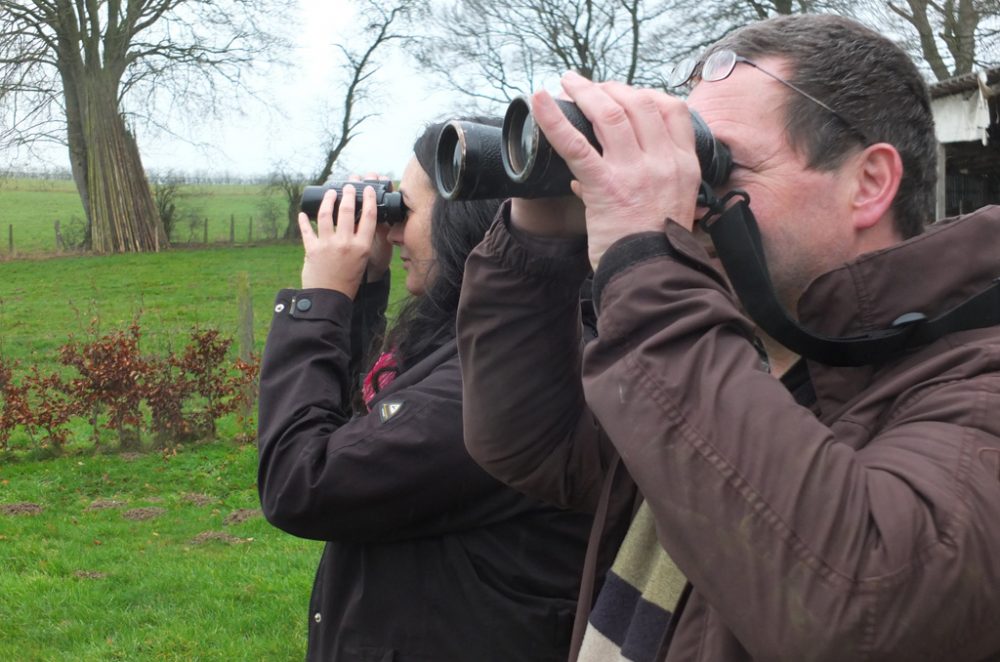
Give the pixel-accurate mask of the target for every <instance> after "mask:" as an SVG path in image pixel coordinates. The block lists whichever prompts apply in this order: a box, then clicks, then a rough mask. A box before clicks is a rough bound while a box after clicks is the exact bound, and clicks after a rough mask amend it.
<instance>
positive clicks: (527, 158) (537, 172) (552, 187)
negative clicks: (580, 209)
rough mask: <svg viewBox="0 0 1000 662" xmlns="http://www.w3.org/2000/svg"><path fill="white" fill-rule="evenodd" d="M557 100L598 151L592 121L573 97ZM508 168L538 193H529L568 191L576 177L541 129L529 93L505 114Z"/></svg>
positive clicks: (504, 147) (542, 194) (515, 178)
mask: <svg viewBox="0 0 1000 662" xmlns="http://www.w3.org/2000/svg"><path fill="white" fill-rule="evenodd" d="M556 104H557V105H558V106H559V108H560V110H562V111H563V114H564V115H565V116H566V119H568V120H569V121H570V124H572V125H573V126H574V127H575V128H576V129H577V130H578V131H579V132H580V133H582V134H583V135H584V136H585V137H586V138H587V141H588V142H590V144H591V145H593V146H594V148H595V149H596V150H598V151H601V145H600V144H599V143H598V142H597V137H596V136H595V135H594V129H593V127H592V126H591V124H590V121H589V120H588V119H587V118H586V117H585V116H584V114H583V113H582V112H581V111H580V108H579V107H577V105H576V104H575V103H573V102H572V101H566V100H565V99H556ZM500 149H501V154H502V156H503V165H504V170H505V172H506V173H507V176H508V177H510V179H511V180H512V181H514V182H518V183H523V184H527V185H529V187H530V189H531V190H533V191H536V192H537V194H536V195H533V196H529V197H548V196H554V195H568V194H569V193H570V187H569V184H570V182H571V181H573V173H571V172H570V170H569V167H568V166H567V165H566V162H565V161H563V160H562V158H561V157H560V156H559V155H558V154H556V153H555V151H554V150H553V149H552V147H551V146H550V145H549V141H548V140H546V138H545V134H543V133H542V132H541V130H539V128H538V125H537V124H536V123H535V119H534V117H532V116H531V104H530V101H529V100H528V98H527V97H517V98H516V99H514V100H513V101H511V102H510V105H509V106H507V112H506V114H505V115H504V118H503V142H502V143H501V147H500Z"/></svg>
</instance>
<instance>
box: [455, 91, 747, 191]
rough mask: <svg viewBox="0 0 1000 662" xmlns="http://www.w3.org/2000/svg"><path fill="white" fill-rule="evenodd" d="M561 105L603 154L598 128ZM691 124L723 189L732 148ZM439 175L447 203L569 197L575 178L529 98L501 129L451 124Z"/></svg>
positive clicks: (707, 168) (698, 123) (707, 176)
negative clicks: (539, 122) (537, 120)
mask: <svg viewBox="0 0 1000 662" xmlns="http://www.w3.org/2000/svg"><path fill="white" fill-rule="evenodd" d="M556 104H558V105H559V107H560V109H561V110H562V111H563V114H564V115H566V118H567V119H569V121H570V123H571V124H572V125H573V126H574V127H576V129H577V130H579V131H580V133H582V134H583V135H584V136H585V137H586V138H587V140H588V141H589V142H590V144H591V145H593V146H594V148H595V149H597V150H598V151H600V150H601V146H600V144H599V143H598V142H597V138H596V136H595V135H594V129H593V126H592V125H591V124H590V121H589V120H588V119H587V118H586V117H585V116H584V114H583V113H582V112H581V111H580V109H579V107H577V105H576V104H574V103H573V102H571V101H566V100H563V99H556ZM691 122H692V123H693V124H694V136H695V151H696V153H697V155H698V162H699V164H700V165H701V176H702V179H703V180H704V181H705V182H706V183H707V184H708V185H709V186H719V185H721V184H723V183H725V181H726V180H727V179H728V178H729V173H730V172H731V171H732V165H733V162H732V157H731V156H730V153H729V148H728V147H726V145H725V144H723V143H721V142H719V141H718V140H716V139H715V136H713V135H712V132H711V131H710V130H709V128H708V125H706V124H705V121H704V120H702V119H701V117H700V116H699V115H698V114H697V113H695V112H694V111H691ZM436 176H437V187H438V192H439V193H440V194H441V196H442V197H444V198H445V199H447V200H474V199H485V198H506V197H516V198H546V197H554V196H559V195H567V194H569V193H570V192H571V191H570V186H569V185H570V182H571V181H572V180H573V179H574V178H573V174H572V173H571V172H570V170H569V167H568V166H567V165H566V162H565V161H563V159H562V157H560V156H559V155H558V154H556V152H555V150H553V149H552V146H551V145H549V142H548V140H546V139H545V135H544V134H543V133H542V132H541V131H540V130H539V128H538V125H537V124H535V120H534V118H533V117H532V116H531V105H530V102H529V100H528V99H527V98H526V97H518V98H516V99H514V100H513V101H512V102H511V103H510V105H509V106H508V107H507V112H506V114H505V115H504V119H503V126H502V127H501V128H497V127H494V126H487V125H484V124H476V123H473V122H462V121H457V120H456V121H452V122H448V123H447V124H445V126H444V127H443V128H442V130H441V133H440V134H439V136H438V144H437V159H436Z"/></svg>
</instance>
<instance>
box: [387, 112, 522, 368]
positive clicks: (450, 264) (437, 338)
mask: <svg viewBox="0 0 1000 662" xmlns="http://www.w3.org/2000/svg"><path fill="white" fill-rule="evenodd" d="M460 119H462V120H464V121H469V122H478V123H480V124H489V125H491V126H500V120H499V119H498V118H487V117H463V118H460ZM442 126H443V123H435V124H431V125H429V126H427V127H426V128H425V129H424V131H423V133H421V134H420V137H419V138H417V140H416V142H415V143H414V144H413V153H414V156H416V158H417V162H419V163H420V167H421V168H422V169H423V171H424V172H425V173H427V176H428V177H429V178H430V180H431V185H432V186H434V181H435V174H434V159H435V151H436V148H437V137H438V133H439V132H440V130H441V127H442ZM502 202H503V200H501V199H493V200H452V201H449V200H445V199H444V198H442V197H441V196H440V195H437V193H436V189H435V199H434V205H433V207H432V208H431V248H432V249H433V251H434V264H433V265H432V267H431V269H430V271H429V272H428V273H429V274H430V276H431V277H430V282H429V283H428V286H427V289H426V291H425V292H424V294H423V295H422V296H415V297H410V298H409V299H408V300H407V301H406V303H405V304H404V305H403V307H402V309H401V310H400V312H399V315H398V316H397V317H396V321H395V323H394V324H393V325H392V327H391V328H390V329H389V330H388V332H387V333H386V337H385V342H384V343H383V347H384V349H385V350H386V351H388V349H392V350H393V351H394V353H395V358H396V362H397V363H398V366H399V367H398V370H399V371H400V372H403V371H405V370H407V369H408V368H409V367H411V366H413V365H414V364H415V363H417V362H419V361H420V360H421V359H422V358H424V357H426V356H427V355H428V354H430V353H431V352H433V351H434V350H435V349H437V348H438V347H440V346H441V345H442V344H444V343H445V342H447V341H448V340H450V339H451V338H454V337H455V315H456V313H457V311H458V296H459V293H460V292H461V291H462V277H463V275H464V273H465V260H466V258H467V257H468V256H469V253H471V252H472V249H473V248H475V247H476V245H477V244H479V242H480V241H482V239H483V236H484V235H485V234H486V230H487V229H489V227H490V224H491V223H492V222H493V219H494V218H495V217H496V215H497V211H498V210H499V209H500V204H501V203H502ZM374 381H375V382H377V381H378V380H374Z"/></svg>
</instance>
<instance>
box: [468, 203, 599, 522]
mask: <svg viewBox="0 0 1000 662" xmlns="http://www.w3.org/2000/svg"><path fill="white" fill-rule="evenodd" d="M508 209H509V207H507V206H505V207H504V208H503V210H502V212H501V216H500V218H498V220H497V222H496V223H495V224H494V225H493V227H492V228H491V230H490V231H489V233H488V234H487V236H486V238H485V239H484V240H483V242H482V243H481V244H480V245H479V247H477V248H476V250H475V251H473V253H472V254H471V255H470V257H469V259H468V261H467V262H466V268H465V279H464V281H463V286H462V295H461V300H460V303H459V309H458V340H459V355H460V357H461V365H462V378H463V385H464V401H465V419H464V420H465V442H466V446H467V447H468V449H469V453H470V454H471V455H472V456H473V457H474V458H475V459H476V461H478V462H479V463H480V464H481V465H482V466H483V467H484V468H485V469H486V470H487V471H489V472H490V473H491V474H493V475H494V476H496V477H497V478H499V479H500V480H502V481H504V482H506V483H507V484H509V485H511V486H513V487H515V488H516V489H519V490H521V491H523V492H525V493H527V494H530V495H531V496H534V497H536V498H539V499H542V500H545V501H548V502H549V503H553V504H555V505H557V506H560V507H565V508H573V509H577V510H583V511H587V512H593V511H594V509H595V508H596V506H597V502H598V499H599V496H600V489H601V484H602V480H603V477H604V475H605V472H606V471H607V468H608V465H609V464H610V461H611V459H610V457H611V455H612V454H613V449H612V448H611V447H610V444H608V443H607V441H606V439H604V438H603V437H602V436H601V435H600V432H599V429H598V428H597V426H596V424H595V421H594V418H593V416H592V415H591V414H590V412H589V410H588V409H587V407H586V404H585V402H584V398H583V389H582V385H581V382H580V368H581V345H582V340H581V338H582V335H581V333H582V330H585V329H586V325H585V324H581V312H580V310H581V306H580V302H581V285H582V284H583V282H584V280H585V278H586V276H587V274H588V272H589V265H588V263H587V257H586V245H585V244H584V243H583V242H569V243H566V242H555V241H553V242H550V243H549V244H546V243H545V242H543V241H541V240H536V245H534V246H531V247H530V248H529V246H528V245H526V244H525V241H527V240H528V238H527V237H522V238H521V239H520V240H519V239H518V238H516V237H515V236H513V235H512V234H511V230H510V229H509V227H508V222H507V218H506V214H507V212H508ZM586 303H589V301H588V302H586ZM584 332H585V331H584Z"/></svg>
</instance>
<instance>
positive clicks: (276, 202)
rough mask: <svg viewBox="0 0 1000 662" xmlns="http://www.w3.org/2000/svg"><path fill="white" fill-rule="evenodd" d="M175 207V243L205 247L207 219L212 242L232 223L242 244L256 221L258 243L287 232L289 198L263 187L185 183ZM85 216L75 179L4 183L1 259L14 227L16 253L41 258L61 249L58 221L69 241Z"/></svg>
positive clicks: (224, 237) (222, 238)
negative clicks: (196, 244)
mask: <svg viewBox="0 0 1000 662" xmlns="http://www.w3.org/2000/svg"><path fill="white" fill-rule="evenodd" d="M176 204H177V213H176V215H177V217H178V220H177V221H176V222H175V225H174V230H173V232H172V234H171V241H173V242H174V243H175V244H187V243H203V241H204V238H205V237H204V220H205V219H208V242H209V243H218V242H228V241H229V225H230V219H232V221H233V225H234V239H235V241H236V242H237V243H245V242H247V240H248V239H250V238H251V237H250V234H251V230H250V223H251V222H253V231H252V234H253V237H252V238H253V239H254V240H260V239H265V238H268V234H269V233H270V234H273V233H274V232H275V231H276V232H278V233H279V234H280V233H283V232H284V229H285V220H284V217H283V216H281V214H283V213H284V211H283V210H284V205H285V202H284V200H283V199H282V197H281V196H280V195H279V194H273V193H268V192H266V191H265V190H264V187H262V186H257V185H240V184H231V185H184V186H181V187H180V189H179V195H178V197H177V200H176ZM275 215H278V216H279V218H275ZM83 217H84V214H83V205H82V204H81V203H80V196H79V194H78V193H77V191H76V187H75V186H74V184H73V182H72V181H71V180H36V179H0V256H7V255H9V254H10V246H9V233H10V232H11V228H13V235H14V250H15V254H18V255H29V256H30V255H39V254H44V253H51V252H54V251H55V249H56V245H55V227H54V222H55V221H56V220H59V222H60V225H61V228H62V233H63V235H64V237H65V238H66V239H71V238H73V237H74V236H75V235H79V234H80V232H81V231H82V227H83Z"/></svg>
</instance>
